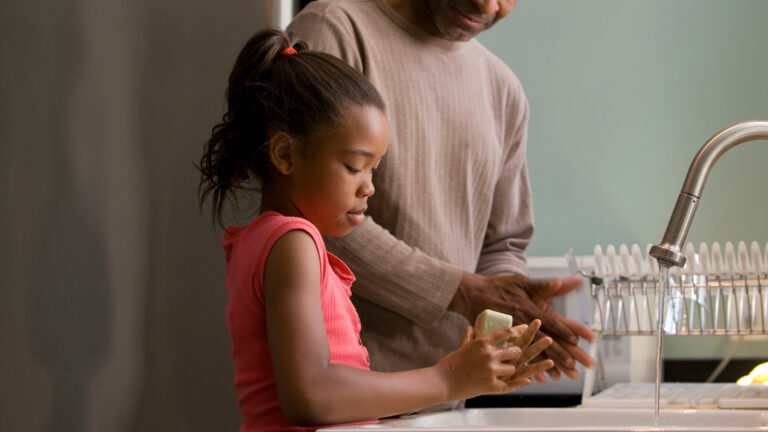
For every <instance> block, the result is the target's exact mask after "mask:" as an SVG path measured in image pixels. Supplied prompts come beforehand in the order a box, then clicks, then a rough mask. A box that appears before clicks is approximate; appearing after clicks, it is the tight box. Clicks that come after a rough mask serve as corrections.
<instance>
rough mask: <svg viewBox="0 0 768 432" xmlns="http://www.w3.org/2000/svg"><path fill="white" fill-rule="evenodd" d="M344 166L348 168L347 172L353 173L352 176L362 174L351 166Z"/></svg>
mask: <svg viewBox="0 0 768 432" xmlns="http://www.w3.org/2000/svg"><path fill="white" fill-rule="evenodd" d="M344 166H345V167H347V171H349V172H351V173H352V174H357V173H359V172H361V171H360V170H359V169H357V168H352V167H351V166H349V165H347V164H344Z"/></svg>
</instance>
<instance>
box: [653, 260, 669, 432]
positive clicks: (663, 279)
mask: <svg viewBox="0 0 768 432" xmlns="http://www.w3.org/2000/svg"><path fill="white" fill-rule="evenodd" d="M669 267H670V266H669V264H667V263H664V262H662V261H659V283H658V284H657V285H656V287H657V290H656V302H657V305H656V306H657V307H658V313H657V315H656V332H657V333H656V394H655V396H654V401H653V409H654V411H653V413H654V418H653V419H654V420H653V423H654V426H657V427H658V426H659V399H660V397H661V373H662V371H661V366H662V359H661V357H662V355H661V354H662V353H661V348H662V344H663V342H664V297H665V294H666V292H667V283H668V281H669Z"/></svg>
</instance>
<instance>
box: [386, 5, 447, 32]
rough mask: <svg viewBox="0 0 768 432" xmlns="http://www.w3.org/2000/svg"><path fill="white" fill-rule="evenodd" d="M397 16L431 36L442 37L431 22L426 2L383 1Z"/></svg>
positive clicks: (430, 13) (430, 14)
mask: <svg viewBox="0 0 768 432" xmlns="http://www.w3.org/2000/svg"><path fill="white" fill-rule="evenodd" d="M383 1H384V3H386V4H387V5H388V6H389V7H391V8H392V10H394V11H395V12H397V14H398V15H400V16H401V17H403V18H404V19H405V20H406V21H408V22H409V23H411V24H413V25H414V26H416V27H418V28H420V29H421V30H423V31H425V32H426V33H429V34H431V35H432V36H436V37H442V35H441V34H440V32H439V31H437V27H435V23H434V21H433V20H432V12H431V11H430V10H429V5H428V4H427V0H383Z"/></svg>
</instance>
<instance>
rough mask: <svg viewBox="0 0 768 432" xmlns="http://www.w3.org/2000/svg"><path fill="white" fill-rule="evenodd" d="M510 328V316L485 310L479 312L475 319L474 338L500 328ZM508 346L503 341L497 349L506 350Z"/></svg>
mask: <svg viewBox="0 0 768 432" xmlns="http://www.w3.org/2000/svg"><path fill="white" fill-rule="evenodd" d="M511 326H512V315H507V314H505V313H501V312H496V311H495V310H491V309H486V310H484V311H482V312H480V313H479V314H478V315H477V318H476V319H475V337H478V336H482V335H484V334H486V333H490V332H492V331H494V330H496V329H500V328H502V327H511ZM508 345H509V344H508V343H507V342H506V341H504V342H502V343H500V344H498V345H496V347H497V348H506V347H507V346H508Z"/></svg>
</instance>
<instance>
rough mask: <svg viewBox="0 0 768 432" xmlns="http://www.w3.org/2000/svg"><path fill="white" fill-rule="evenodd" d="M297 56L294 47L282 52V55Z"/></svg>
mask: <svg viewBox="0 0 768 432" xmlns="http://www.w3.org/2000/svg"><path fill="white" fill-rule="evenodd" d="M293 54H296V50H295V49H294V48H293V47H288V48H286V49H284V50H282V51H280V55H284V56H289V55H293Z"/></svg>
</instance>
